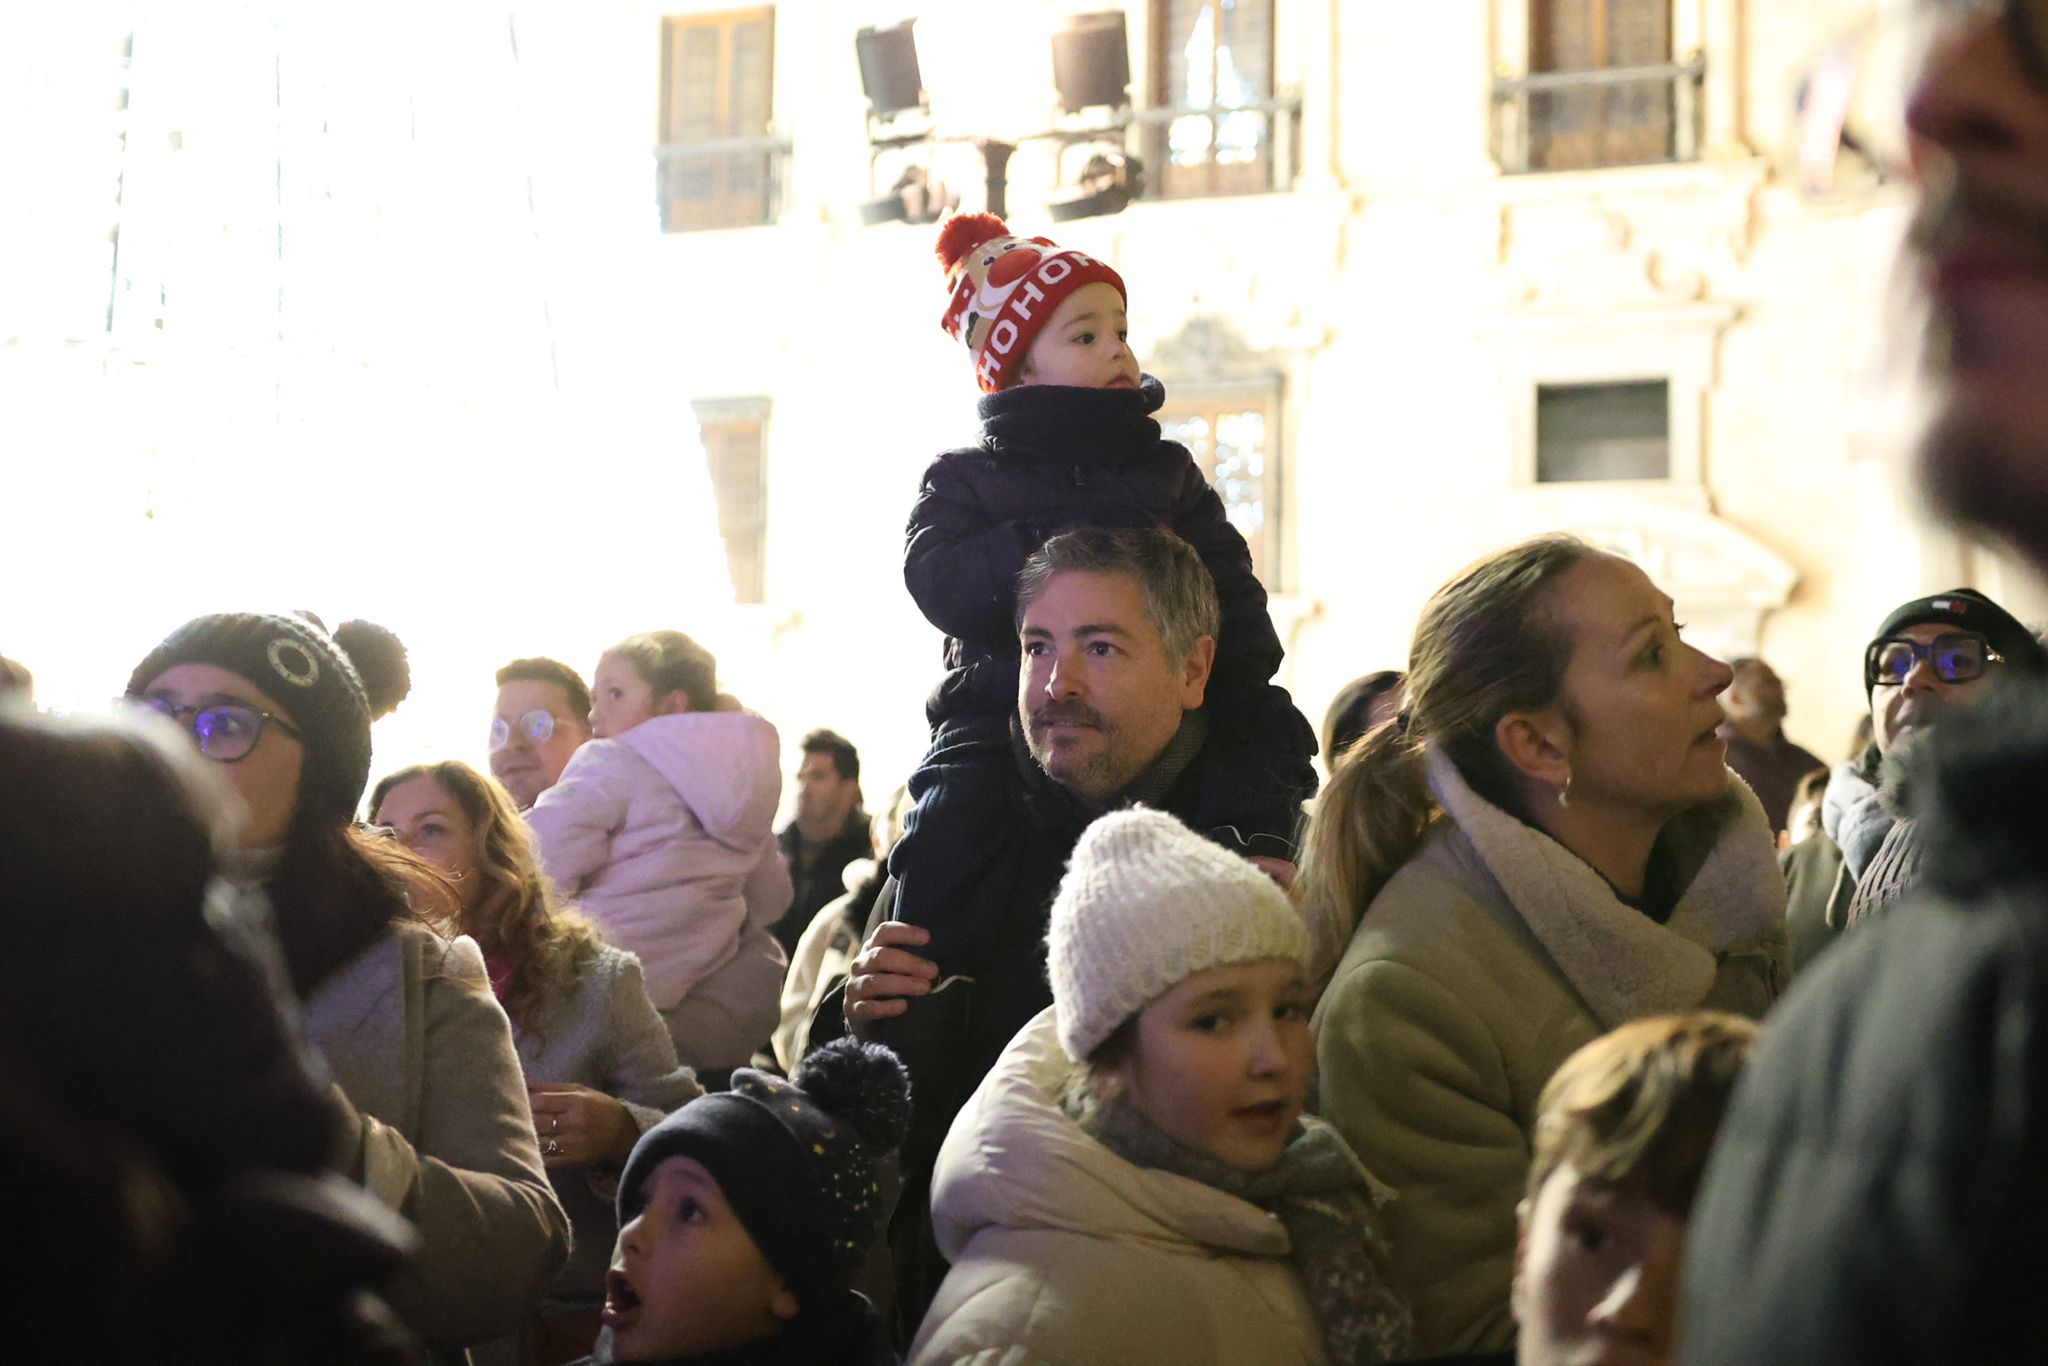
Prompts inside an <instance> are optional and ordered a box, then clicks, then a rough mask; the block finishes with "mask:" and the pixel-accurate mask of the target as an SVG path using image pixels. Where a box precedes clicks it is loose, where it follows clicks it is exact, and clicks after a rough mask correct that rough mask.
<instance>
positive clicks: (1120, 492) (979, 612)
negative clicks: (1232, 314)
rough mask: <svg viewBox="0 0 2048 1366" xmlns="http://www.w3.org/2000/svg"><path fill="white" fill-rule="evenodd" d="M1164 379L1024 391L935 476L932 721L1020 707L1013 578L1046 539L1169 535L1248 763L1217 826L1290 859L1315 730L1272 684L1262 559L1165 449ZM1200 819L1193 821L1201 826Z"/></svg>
mask: <svg viewBox="0 0 2048 1366" xmlns="http://www.w3.org/2000/svg"><path fill="white" fill-rule="evenodd" d="M1165 401H1166V391H1165V389H1164V388H1163V387H1162V386H1161V385H1160V383H1159V381H1157V380H1155V379H1152V378H1151V377H1150V376H1147V377H1146V378H1145V380H1144V382H1143V384H1142V385H1141V387H1140V388H1139V389H1137V390H1135V391H1133V390H1129V389H1080V388H1072V387H1067V386H1038V385H1027V386H1025V387H1022V388H1013V389H1005V390H1003V391H1001V392H999V393H994V394H989V395H987V396H985V397H984V398H983V399H982V400H981V423H982V438H981V441H980V443H979V444H978V445H974V446H969V447H965V448H963V449H960V450H954V451H948V452H946V453H945V454H944V455H941V456H940V457H939V458H938V459H937V460H935V461H933V462H932V464H931V466H930V468H928V469H927V470H926V471H925V475H924V481H923V484H922V487H921V488H920V490H919V493H918V498H917V504H916V506H915V507H914V508H912V510H911V514H910V525H909V529H908V540H907V544H906V546H905V551H904V564H903V577H904V582H905V583H906V584H907V585H908V586H909V588H910V594H911V596H912V597H913V598H914V599H916V601H917V605H918V607H919V608H920V609H921V610H922V611H923V612H924V614H925V616H926V617H927V618H929V619H930V621H931V622H932V624H933V625H935V626H937V627H938V628H939V629H940V630H941V631H944V632H945V633H946V635H947V637H948V639H947V641H946V647H945V661H946V666H947V668H948V670H949V672H948V674H947V676H946V678H945V680H944V681H943V682H942V683H941V684H940V685H939V687H938V689H937V691H936V692H935V693H934V694H933V696H932V699H931V703H930V706H929V708H928V713H929V716H930V719H931V721H932V722H933V725H934V727H935V728H937V727H939V726H940V725H942V724H943V723H944V722H946V721H948V720H952V719H955V718H968V717H997V718H1001V717H1005V716H1007V715H1008V714H1009V713H1010V712H1012V711H1014V710H1015V709H1016V704H1017V668H1018V649H1017V624H1016V609H1017V602H1016V589H1015V586H1016V580H1017V571H1018V570H1020V569H1021V568H1023V565H1024V561H1025V559H1026V558H1028V557H1029V556H1030V555H1031V554H1032V552H1033V551H1035V550H1037V549H1038V547H1039V546H1041V545H1043V544H1044V543H1045V541H1046V540H1047V539H1048V538H1050V537H1052V536H1054V535H1056V534H1058V533H1059V532H1062V531H1069V530H1072V529H1074V528H1075V527H1083V526H1159V527H1164V528H1165V529H1167V530H1169V531H1172V532H1173V533H1174V534H1175V535H1177V536H1179V537H1180V538H1181V539H1182V540H1185V541H1186V542H1188V544H1190V545H1192V546H1193V547H1194V548H1195V552H1196V553H1197V554H1198V555H1200V556H1201V558H1202V563H1203V564H1204V565H1205V566H1207V567H1208V570H1209V573H1210V575H1211V576H1212V577H1213V578H1214V579H1215V582H1216V596H1217V599H1218V601H1219V602H1220V604H1221V606H1222V609H1223V631H1222V635H1221V637H1220V638H1219V639H1218V641H1217V649H1216V664H1215V670H1214V672H1213V674H1212V676H1211V679H1210V684H1209V695H1208V710H1209V713H1210V715H1211V718H1212V722H1213V725H1214V728H1215V738H1216V740H1217V742H1218V743H1220V744H1221V745H1223V746H1224V747H1225V748H1229V749H1234V750H1239V751H1241V753H1240V756H1239V758H1238V759H1237V760H1236V762H1237V763H1238V764H1239V765H1240V766H1241V767H1242V769H1243V777H1242V782H1241V784H1239V785H1238V788H1239V790H1236V791H1231V792H1219V793H1218V797H1219V801H1220V808H1219V809H1218V810H1216V811H1214V812H1211V813H1207V814H1208V816H1210V817H1213V819H1207V820H1205V822H1204V823H1205V824H1207V825H1209V826H1211V827H1214V826H1219V825H1226V824H1230V825H1235V826H1237V827H1238V828H1239V830H1240V831H1241V833H1242V834H1243V836H1244V837H1245V841H1246V842H1247V843H1248V844H1249V842H1250V841H1252V840H1255V839H1256V838H1257V837H1258V836H1262V835H1263V836H1270V837H1273V838H1275V839H1277V840H1278V841H1280V842H1281V843H1280V845H1279V846H1273V847H1267V848H1263V849H1261V848H1256V847H1253V848H1251V849H1250V852H1255V853H1260V852H1263V853H1270V854H1274V855H1276V856H1278V857H1283V858H1291V857H1292V847H1293V840H1294V835H1295V825H1296V821H1297V816H1298V813H1299V809H1300V807H1299V803H1300V801H1301V800H1302V799H1304V798H1305V797H1307V796H1309V795H1311V794H1312V793H1313V792H1314V791H1315V782H1316V779H1315V772H1314V768H1313V766H1312V764H1311V762H1310V761H1311V760H1312V759H1313V757H1314V755H1315V750H1316V742H1315V733H1314V731H1313V730H1312V729H1311V728H1310V727H1309V724H1308V722H1307V721H1306V720H1304V719H1303V718H1302V716H1301V713H1300V712H1298V711H1297V710H1296V709H1295V707H1294V704H1293V702H1292V701H1291V700H1290V699H1289V698H1288V696H1287V693H1286V691H1285V690H1284V689H1281V688H1277V687H1273V686H1271V681H1272V678H1273V675H1274V673H1275V672H1277V671H1278V669H1279V667H1280V662H1281V659H1282V657H1283V653H1284V652H1283V650H1282V648H1281V645H1280V638H1279V635H1278V634H1277V633H1276V632H1275V631H1274V629H1273V623H1272V620H1271V619H1270V618H1269V617H1268V616H1267V614H1266V590H1265V588H1264V587H1263V586H1262V585H1261V584H1260V583H1259V580H1258V577H1257V575H1255V574H1254V573H1253V572H1252V560H1251V550H1250V548H1249V547H1247V546H1246V545H1245V541H1244V537H1243V536H1242V535H1240V534H1239V533H1238V531H1237V528H1235V527H1234V526H1232V525H1231V524H1230V520H1229V518H1228V516H1227V515H1226V514H1225V512H1224V509H1223V500H1222V499H1221V498H1219V497H1217V495H1216V490H1215V489H1213V488H1211V487H1210V486H1209V483H1208V481H1207V480H1206V479H1204V478H1203V477H1202V472H1201V470H1200V469H1199V468H1198V467H1197V466H1196V465H1195V462H1194V458H1193V457H1192V456H1190V455H1189V454H1188V452H1187V449H1186V448H1185V447H1183V446H1180V445H1178V444H1176V443H1175V442H1171V441H1167V440H1164V439H1162V437H1161V436H1160V432H1159V424H1158V422H1157V421H1155V420H1154V419H1153V416H1152V414H1154V413H1156V412H1157V411H1158V410H1159V407H1160V405H1161V404H1162V403H1164V402H1165ZM1192 814H1194V813H1191V815H1192Z"/></svg>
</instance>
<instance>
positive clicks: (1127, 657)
mask: <svg viewBox="0 0 2048 1366" xmlns="http://www.w3.org/2000/svg"><path fill="white" fill-rule="evenodd" d="M1219 620H1220V613H1219V611H1218V608H1217V601H1216V590H1215V587H1214V585H1213V583H1212V582H1211V580H1210V577H1209V572H1208V570H1207V569H1205V568H1204V567H1203V566H1202V562H1201V559H1200V558H1199V557H1198V556H1197V555H1196V553H1195V551H1194V549H1193V548H1192V547H1191V546H1189V545H1188V544H1187V543H1186V542H1185V541H1183V540H1181V539H1180V538H1179V537H1177V536H1175V535H1173V534H1172V533H1171V532H1168V531H1164V530H1160V529H1157V528H1150V527H1147V528H1136V529H1130V528H1118V529H1106V528H1087V529H1082V530H1076V531H1070V532H1065V533H1063V534H1061V535H1058V536H1055V537H1053V538H1052V539H1051V540H1049V541H1047V542H1046V543H1045V544H1044V545H1043V546H1042V547H1040V549H1039V550H1038V551H1037V552H1036V553H1034V554H1033V555H1032V556H1031V558H1030V559H1029V560H1027V561H1026V562H1025V565H1024V568H1023V570H1022V572H1021V573H1020V574H1019V575H1018V579H1017V635H1018V644H1019V649H1020V654H1021V660H1020V665H1019V671H1018V687H1017V694H1018V696H1017V712H1016V715H1015V716H1014V717H1013V718H1012V720H1011V724H1010V750H1011V767H1012V770H1013V771H1014V773H1015V775H1016V778H1015V780H1014V781H1012V782H1010V783H1009V784H1008V785H1007V787H1006V789H1005V790H1003V791H1002V792H1000V793H998V792H993V791H992V792H990V793H989V796H988V800H987V802H986V805H985V809H984V810H983V811H982V812H981V813H980V822H981V823H980V825H979V827H978V831H977V838H976V840H975V842H974V848H975V851H976V853H977V854H978V855H979V856H980V858H981V863H980V865H979V867H978V869H977V872H976V876H975V877H974V878H973V880H972V881H971V883H970V884H969V892H968V895H967V896H966V897H964V898H963V899H962V900H961V901H960V902H959V903H958V905H957V907H956V909H955V913H954V914H955V918H956V919H957V921H958V922H959V923H961V924H963V925H965V926H967V927H969V928H970V930H971V931H972V933H971V935H969V936H964V937H963V938H964V940H965V942H966V943H968V944H969V945H971V952H969V953H966V954H959V953H956V954H955V955H954V956H952V957H951V958H950V959H949V960H948V961H946V962H945V963H944V964H943V967H944V973H943V975H942V973H941V965H940V964H936V963H934V962H932V961H931V960H930V959H928V958H925V957H923V956H921V955H920V954H919V953H918V952H915V951H916V950H919V949H922V948H924V947H925V946H926V945H927V944H928V943H929V941H930V936H929V934H928V933H927V931H925V930H923V929H921V928H919V927H917V926H914V925H910V924H906V923H903V922H900V921H895V920H891V919H887V917H888V916H889V915H890V913H891V912H892V911H893V910H894V908H895V896H896V887H895V883H894V881H893V880H892V881H891V882H890V883H888V884H885V886H884V887H883V890H882V893H881V896H880V898H879V899H878V902H877V905H876V912H875V914H876V916H877V917H878V919H879V920H880V923H876V922H870V923H871V925H872V929H871V932H870V934H869V936H868V941H867V944H866V946H865V948H864V949H863V951H862V953H861V955H860V957H859V958H857V959H856V960H855V961H854V965H853V975H852V977H851V978H850V979H849V981H848V983H847V988H846V994H845V1012H846V1016H847V1018H848V1020H849V1021H850V1022H851V1023H852V1025H853V1026H854V1028H855V1029H856V1030H857V1031H859V1032H862V1033H864V1034H871V1035H872V1036H873V1037H876V1038H879V1039H881V1040H882V1041H883V1042H885V1043H888V1044H890V1045H891V1046H892V1047H896V1048H897V1050H898V1052H900V1053H902V1054H903V1055H904V1061H905V1062H906V1063H907V1064H908V1065H909V1067H910V1070H911V1082H912V1092H913V1104H914V1106H915V1109H916V1117H915V1120H914V1121H913V1125H912V1129H911V1136H910V1139H909V1141H908V1142H906V1143H905V1145H904V1149H903V1169H904V1193H903V1197H902V1199H901V1201H900V1202H899V1204H898V1208H897V1214H896V1217H895V1219H894V1220H893V1221H892V1223H891V1231H890V1242H891V1245H892V1250H893V1252H894V1253H895V1260H896V1288H897V1295H898V1302H897V1318H898V1322H899V1324H907V1325H908V1326H909V1327H911V1328H915V1326H916V1323H917V1319H918V1317H919V1316H920V1315H921V1314H922V1313H923V1311H924V1307H925V1305H926V1303H927V1302H928V1301H929V1299H930V1297H931V1295H932V1293H933V1292H934V1291H935V1290H936V1289H937V1287H938V1282H939V1280H940V1279H941V1277H942V1276H943V1275H944V1270H945V1267H944V1263H943V1262H942V1261H940V1260H939V1258H938V1253H937V1250H936V1248H935V1247H934V1246H933V1244H932V1240H931V1231H930V1224H929V1219H928V1218H927V1213H926V1206H925V1201H926V1197H927V1186H926V1183H927V1182H928V1180H929V1177H930V1173H931V1164H932V1161H933V1159H934V1158H935V1157H936V1156H937V1152H938V1147H939V1144H940V1142H941V1141H942V1140H943V1139H944V1138H945V1135H946V1130H947V1128H948V1126H949V1125H950V1124H951V1123H952V1119H953V1115H954V1113H955V1112H956V1111H958V1109H959V1108H960V1105H961V1104H962V1103H963V1102H964V1101H965V1100H966V1098H967V1096H968V1095H969V1094H970V1093H971V1092H972V1091H973V1089H974V1088H975V1086H976V1085H978V1084H979V1083H980V1081H981V1079H982V1077H983V1076H984V1075H986V1074H987V1072H988V1069H989V1067H990V1066H991V1065H993V1063H994V1062H995V1059H996V1057H997V1055H999V1054H1000V1053H1001V1052H1002V1050H1003V1047H1004V1045H1006V1044H1007V1043H1009V1041H1010V1038H1011V1036H1012V1035H1014V1034H1015V1033H1016V1032H1017V1031H1018V1030H1019V1029H1020V1028H1022V1027H1023V1026H1024V1025H1025V1024H1026V1023H1028V1022H1029V1021H1030V1020H1031V1018H1032V1017H1033V1016H1035V1015H1036V1014H1038V1012H1040V1011H1041V1010H1043V1009H1044V1008H1045V1007H1046V1006H1048V1005H1050V1004H1051V1003H1052V995H1051V992H1050V990H1049V989H1048V988H1047V986H1046V960H1045V934H1046V923H1047V920H1046V918H1047V911H1048V908H1049V906H1050V905H1051V902H1052V897H1053V893H1054V892H1055V891H1056V890H1057V889H1058V886H1059V880H1060V873H1061V870H1062V869H1063V868H1064V867H1065V865H1066V861H1067V857H1068V855H1069V854H1071V853H1072V852H1073V848H1074V844H1075V842H1076V841H1077V840H1078V839H1079V838H1080V836H1081V832H1082V831H1083V830H1085V829H1086V828H1087V827H1088V825H1089V823H1090V822H1092V821H1093V820H1094V819H1095V818H1096V817H1097V816H1100V815H1102V814H1103V813H1104V812H1107V811H1110V810H1114V809H1117V808H1119V807H1127V806H1132V805H1136V804H1141V803H1142V804H1143V805H1145V806H1149V807H1154V808H1157V809H1160V810H1163V811H1166V812H1169V813H1171V814H1173V815H1175V816H1178V817H1180V818H1181V819H1183V820H1190V819H1191V818H1192V817H1193V816H1194V814H1195V812H1197V811H1198V810H1199V809H1200V804H1201V801H1202V797H1203V794H1204V791H1205V789H1206V788H1207V787H1208V786H1209V785H1210V784H1212V783H1214V782H1215V781H1216V780H1217V777H1218V772H1219V770H1221V769H1223V768H1226V767H1227V766H1228V765H1229V763H1230V762H1231V761H1232V757H1233V756H1232V755H1231V753H1230V752H1229V750H1228V749H1227V748H1226V747H1225V746H1223V745H1221V744H1218V743H1216V742H1214V740H1213V739H1212V736H1211V728H1210V721H1209V716H1208V713H1207V711H1206V710H1205V708H1204V706H1203V703H1204V701H1205V699H1206V696H1207V691H1208V686H1209V681H1210V669H1211V667H1212V666H1213V664H1214V663H1215V659H1216V635H1217V632H1218V630H1219ZM932 757H933V758H934V759H943V758H944V750H943V748H941V749H939V750H935V751H934V754H933V756H932ZM928 762H929V761H928ZM1307 795H1309V794H1308V793H1307V792H1302V793H1300V794H1298V795H1297V796H1296V797H1295V798H1294V800H1296V801H1297V802H1298V801H1299V800H1300V799H1301V798H1303V797H1306V796H1307ZM1252 861H1253V862H1254V863H1257V864H1259V865H1260V866H1261V867H1263V868H1265V869H1266V871H1267V872H1269V873H1270V874H1272V875H1273V876H1274V877H1275V878H1276V879H1277V880H1279V881H1281V882H1282V883H1283V884H1284V883H1285V882H1286V881H1287V880H1289V879H1290V878H1291V877H1292V874H1293V866H1292V864H1291V863H1287V862H1282V861H1277V860H1272V859H1261V858H1253V859H1252ZM949 997H950V998H952V999H953V1000H956V1001H960V1002H962V1003H963V1006H964V1005H965V1004H968V1003H970V1002H971V1009H966V1008H962V1009H958V1010H951V1011H942V1010H934V1009H933V1007H935V1006H938V1005H939V1004H940V1003H942V1002H945V1001H946V1000H947V998H949ZM921 1012H922V1014H923V1017H924V1019H923V1021H921V1020H920V1019H919V1016H920V1013H921ZM930 1020H943V1022H944V1023H943V1028H939V1029H932V1028H928V1027H926V1026H925V1023H924V1021H930ZM904 1025H910V1026H914V1027H913V1028H909V1029H905V1028H903V1027H902V1026H904ZM877 1026H879V1028H877ZM819 1037H821V1035H820V1034H819V1033H818V1032H817V1031H814V1033H813V1039H814V1040H816V1039H817V1038H819Z"/></svg>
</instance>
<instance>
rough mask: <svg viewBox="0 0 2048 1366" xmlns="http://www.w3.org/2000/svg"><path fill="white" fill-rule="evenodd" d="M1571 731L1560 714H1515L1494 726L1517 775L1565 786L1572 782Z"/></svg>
mask: <svg viewBox="0 0 2048 1366" xmlns="http://www.w3.org/2000/svg"><path fill="white" fill-rule="evenodd" d="M1571 738H1572V737H1571V728H1570V727H1569V726H1567V725H1566V724H1565V722H1564V718H1563V717H1562V716H1560V715H1559V714H1558V713H1557V712H1556V711H1511V712H1509V713H1508V714H1507V715H1506V716H1503V717H1501V719H1500V720H1499V721H1497V722H1495V723H1494V727H1493V740H1494V743H1495V744H1497V745H1499V746H1500V752H1501V754H1502V755H1503V756H1504V757H1505V758H1506V759H1507V761H1508V764H1509V766H1510V767H1512V768H1513V769H1514V770H1515V771H1516V772H1517V773H1519V774H1521V775H1522V776H1523V777H1524V778H1527V779H1529V780H1531V781H1532V782H1538V783H1542V784H1545V785H1546V786H1549V787H1563V786H1564V785H1565V784H1566V783H1568V782H1570V781H1571V776H1572V765H1571V751H1570V746H1571Z"/></svg>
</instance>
